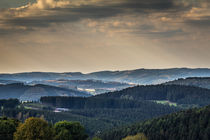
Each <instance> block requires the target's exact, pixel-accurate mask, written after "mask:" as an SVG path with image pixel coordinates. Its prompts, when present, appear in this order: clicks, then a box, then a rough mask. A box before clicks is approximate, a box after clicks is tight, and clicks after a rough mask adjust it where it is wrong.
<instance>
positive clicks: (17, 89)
mask: <svg viewBox="0 0 210 140" xmlns="http://www.w3.org/2000/svg"><path fill="white" fill-rule="evenodd" d="M42 96H90V94H88V93H85V92H80V91H76V90H70V89H64V88H59V87H53V86H48V85H41V84H39V85H33V86H30V85H24V84H23V83H13V84H7V85H0V99H9V98H17V99H19V100H21V101H37V100H39V99H40V97H42Z"/></svg>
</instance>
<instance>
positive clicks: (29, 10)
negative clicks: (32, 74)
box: [0, 0, 210, 71]
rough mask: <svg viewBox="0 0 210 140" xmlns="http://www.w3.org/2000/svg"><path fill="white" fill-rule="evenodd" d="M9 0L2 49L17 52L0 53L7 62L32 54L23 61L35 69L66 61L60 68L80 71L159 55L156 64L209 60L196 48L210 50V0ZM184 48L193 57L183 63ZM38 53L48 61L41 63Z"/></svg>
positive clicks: (0, 33)
mask: <svg viewBox="0 0 210 140" xmlns="http://www.w3.org/2000/svg"><path fill="white" fill-rule="evenodd" d="M4 1H5V0H4ZM0 4H1V2H0ZM4 5H5V8H4V7H0V42H1V44H0V52H1V53H2V54H3V53H6V52H9V53H8V55H9V56H14V58H12V57H11V58H7V56H6V55H1V57H0V58H1V59H0V63H2V64H3V63H4V64H5V67H6V65H7V64H13V65H15V66H16V64H14V63H15V62H16V61H18V60H19V61H18V62H16V63H17V65H18V64H20V63H21V62H22V61H23V59H27V58H28V57H30V56H31V58H30V59H28V61H26V60H24V62H25V63H24V64H28V65H29V64H30V62H31V67H33V69H38V68H43V67H47V68H46V69H47V70H48V68H49V69H50V68H51V69H54V68H57V65H58V63H59V62H60V61H62V62H63V63H60V64H61V66H60V69H56V71H62V70H61V69H62V67H63V68H65V69H68V68H69V69H70V68H71V67H75V69H74V70H78V69H79V68H82V66H81V65H84V66H85V67H87V69H86V71H90V70H91V69H93V67H94V66H92V65H94V64H96V65H100V67H101V69H105V68H106V66H107V69H109V68H110V69H111V68H113V67H114V66H116V67H120V68H122V69H125V67H131V68H137V67H153V66H154V64H152V62H153V61H156V60H158V61H159V62H158V63H157V64H156V66H155V67H160V66H162V67H173V65H172V63H171V62H170V61H172V62H173V64H174V65H175V66H185V65H187V66H194V65H193V63H194V62H196V64H195V66H198V62H199V61H202V63H201V65H202V66H204V65H205V64H207V62H206V61H205V59H210V58H209V57H208V56H207V54H206V53H204V54H205V55H202V54H200V55H202V57H200V58H198V59H200V60H195V58H193V57H195V56H196V57H198V55H197V54H196V52H200V53H202V52H204V51H205V50H210V49H209V48H208V46H209V45H210V44H209V40H210V38H209V36H210V10H209V7H210V1H209V0H197V1H195V0H188V1H187V0H147V1H140V0H114V1H113V0H37V1H35V0H30V1H27V2H26V1H24V2H22V5H21V4H20V3H17V4H8V5H6V4H5V2H4ZM11 40H12V41H11ZM2 42H3V43H2ZM201 46H202V47H201ZM3 48H4V49H3ZM6 48H7V49H6ZM204 48H205V49H204ZM20 50H21V51H20ZM30 50H33V51H30ZM56 50H60V53H57V51H56ZM61 50H62V51H61ZM153 50H155V52H153ZM48 51H49V53H51V55H49V54H48ZM33 52H37V54H40V55H38V56H36V55H35V54H33V55H31V54H32V53H33ZM86 52H87V54H86ZM104 52H106V53H105V54H109V55H110V56H109V58H105V57H106V55H105V54H104ZM156 53H158V54H161V55H160V56H157V55H156ZM184 53H189V54H190V55H189V59H192V60H194V61H192V62H189V61H187V62H181V60H183V59H185V60H186V58H185V57H186V56H185V55H184ZM46 54H47V55H46ZM58 54H59V55H58ZM62 54H63V55H62ZM96 54H97V55H96ZM45 56H46V57H48V58H45ZM53 56H54V57H53ZM100 56H102V57H101V60H99V59H98V57H100ZM177 56H178V57H177ZM39 57H40V60H43V62H40V63H39V62H36V60H39ZM126 57H128V59H129V60H131V61H132V62H130V63H131V64H130V65H129V64H127V63H129V62H128V60H125V58H126ZM15 58H16V59H15ZM17 58H18V59H17ZM120 59H122V60H124V61H121V60H120ZM51 60H52V61H55V62H57V63H53V64H52V62H51ZM58 60H59V61H58ZM107 61H111V62H114V64H110V63H109V62H107ZM144 61H145V62H144ZM68 62H70V64H69V63H68ZM123 62H124V63H123ZM42 63H43V64H42ZM74 63H77V64H78V65H77V64H74ZM86 63H90V65H91V66H90V65H87V66H86ZM33 64H34V65H36V66H33ZM102 64H104V66H103V65H102ZM118 64H119V65H118ZM124 65H126V66H124ZM10 67H12V65H10ZM26 67H27V66H26ZM26 67H24V68H26ZM95 67H96V66H95ZM76 68H78V69H76Z"/></svg>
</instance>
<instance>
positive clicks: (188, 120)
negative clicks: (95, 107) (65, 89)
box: [100, 106, 210, 140]
mask: <svg viewBox="0 0 210 140" xmlns="http://www.w3.org/2000/svg"><path fill="white" fill-rule="evenodd" d="M137 133H144V134H145V135H146V137H147V138H148V139H149V140H209V139H210V106H207V107H203V108H201V109H190V110H186V111H181V112H178V113H173V114H170V115H166V116H164V117H160V118H156V119H152V120H148V121H145V122H143V123H136V124H134V125H132V126H129V127H124V128H119V129H115V130H110V131H109V132H106V133H104V134H102V135H101V136H100V137H101V138H102V140H112V139H114V140H121V139H122V138H124V137H126V136H128V135H136V134H137Z"/></svg>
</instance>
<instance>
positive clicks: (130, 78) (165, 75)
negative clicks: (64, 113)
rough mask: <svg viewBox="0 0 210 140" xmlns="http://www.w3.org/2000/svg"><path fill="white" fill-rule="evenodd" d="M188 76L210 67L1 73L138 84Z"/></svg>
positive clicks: (209, 72) (206, 74) (8, 77)
mask: <svg viewBox="0 0 210 140" xmlns="http://www.w3.org/2000/svg"><path fill="white" fill-rule="evenodd" d="M186 77H210V69H208V68H197V69H190V68H171V69H136V70H126V71H99V72H93V73H88V74H83V73H81V72H70V73H69V72H68V73H67V72H66V73H53V72H30V73H17V74H0V79H2V80H17V81H26V82H31V81H39V80H55V79H70V80H79V79H83V80H87V79H95V80H104V81H117V82H127V83H136V84H160V83H164V82H167V81H171V80H175V79H178V78H186Z"/></svg>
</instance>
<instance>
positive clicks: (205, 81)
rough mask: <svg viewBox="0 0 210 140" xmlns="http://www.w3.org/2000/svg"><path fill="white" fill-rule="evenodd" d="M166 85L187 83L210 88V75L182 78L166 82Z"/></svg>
mask: <svg viewBox="0 0 210 140" xmlns="http://www.w3.org/2000/svg"><path fill="white" fill-rule="evenodd" d="M165 85H186V86H197V87H202V88H207V89H210V77H189V78H185V79H184V78H180V79H177V80H174V81H170V82H166V83H165Z"/></svg>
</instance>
